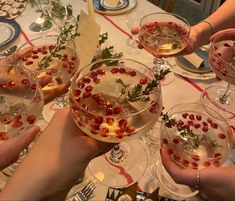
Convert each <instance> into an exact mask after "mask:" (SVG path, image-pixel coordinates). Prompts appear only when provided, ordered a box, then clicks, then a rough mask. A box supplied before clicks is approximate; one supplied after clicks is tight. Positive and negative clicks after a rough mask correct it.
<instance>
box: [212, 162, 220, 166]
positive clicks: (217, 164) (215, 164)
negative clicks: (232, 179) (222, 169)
mask: <svg viewBox="0 0 235 201" xmlns="http://www.w3.org/2000/svg"><path fill="white" fill-rule="evenodd" d="M213 164H214V166H215V167H219V166H220V165H221V164H220V162H219V161H214V163H213Z"/></svg>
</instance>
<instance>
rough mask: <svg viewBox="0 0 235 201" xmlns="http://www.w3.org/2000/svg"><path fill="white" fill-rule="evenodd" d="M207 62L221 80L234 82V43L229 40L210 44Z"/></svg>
mask: <svg viewBox="0 0 235 201" xmlns="http://www.w3.org/2000/svg"><path fill="white" fill-rule="evenodd" d="M209 62H210V65H211V67H212V69H213V71H214V72H215V74H216V75H217V76H218V77H219V78H220V79H222V80H224V81H226V82H228V83H230V84H233V85H234V84H235V43H234V41H231V40H225V41H220V42H218V43H215V44H212V47H211V48H210V53H209Z"/></svg>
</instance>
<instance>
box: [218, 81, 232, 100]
mask: <svg viewBox="0 0 235 201" xmlns="http://www.w3.org/2000/svg"><path fill="white" fill-rule="evenodd" d="M230 88H231V84H230V83H228V85H227V88H226V90H225V92H224V94H223V95H222V96H221V97H220V98H219V101H220V103H221V104H228V103H229V94H230Z"/></svg>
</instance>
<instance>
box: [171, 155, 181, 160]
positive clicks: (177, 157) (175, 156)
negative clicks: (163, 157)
mask: <svg viewBox="0 0 235 201" xmlns="http://www.w3.org/2000/svg"><path fill="white" fill-rule="evenodd" d="M173 159H174V160H175V161H177V162H179V161H180V159H181V158H180V156H179V155H176V154H174V156H173Z"/></svg>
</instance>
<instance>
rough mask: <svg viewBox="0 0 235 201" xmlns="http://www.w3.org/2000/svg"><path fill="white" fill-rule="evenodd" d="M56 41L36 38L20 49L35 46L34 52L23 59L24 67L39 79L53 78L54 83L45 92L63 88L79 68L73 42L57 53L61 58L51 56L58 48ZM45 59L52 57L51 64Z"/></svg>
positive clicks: (53, 38)
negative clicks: (47, 76) (49, 76)
mask: <svg viewBox="0 0 235 201" xmlns="http://www.w3.org/2000/svg"><path fill="white" fill-rule="evenodd" d="M56 39H57V36H47V37H42V38H36V39H33V40H32V41H31V42H30V43H26V44H24V45H23V46H22V47H20V49H23V48H26V47H29V46H32V45H33V49H32V51H31V52H30V53H29V54H28V55H27V56H25V57H24V58H22V65H23V66H24V67H25V68H27V69H29V70H30V71H31V72H33V73H34V74H35V75H36V76H37V77H41V76H44V75H51V76H52V82H51V83H50V84H48V85H47V86H46V87H44V88H43V91H48V90H52V89H54V88H63V87H64V86H65V85H66V84H67V83H68V82H69V81H70V79H71V78H72V77H73V75H74V74H75V72H76V70H77V68H78V66H79V61H78V58H77V55H76V51H75V46H74V44H73V43H72V42H70V43H69V42H68V43H67V44H65V48H63V49H61V50H59V51H58V52H57V54H58V55H59V56H50V55H51V51H53V50H54V49H55V48H57V47H56V46H55V44H56ZM45 57H47V58H48V57H50V58H49V59H48V60H49V62H45V61H46V59H44V58H45ZM45 63H47V64H45ZM44 64H45V65H44Z"/></svg>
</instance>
